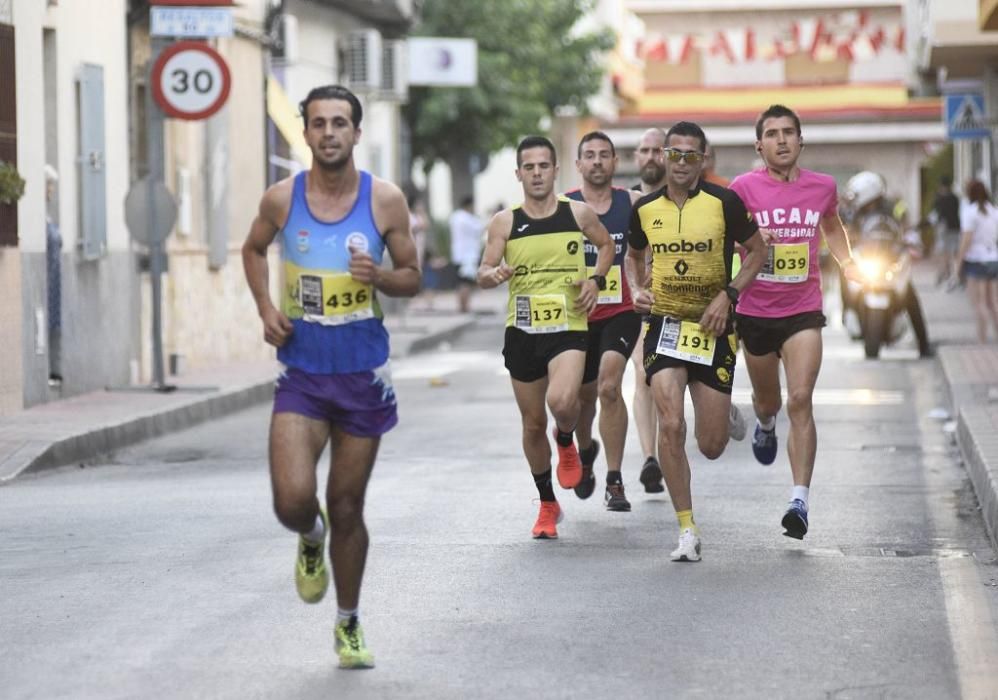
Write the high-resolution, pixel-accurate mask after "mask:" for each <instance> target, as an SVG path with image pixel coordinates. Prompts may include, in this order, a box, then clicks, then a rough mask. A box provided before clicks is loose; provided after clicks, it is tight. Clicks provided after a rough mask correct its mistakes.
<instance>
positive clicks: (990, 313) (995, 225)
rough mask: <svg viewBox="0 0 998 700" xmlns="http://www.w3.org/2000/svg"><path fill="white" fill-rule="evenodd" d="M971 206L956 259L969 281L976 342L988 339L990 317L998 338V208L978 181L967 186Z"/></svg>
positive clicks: (963, 219)
mask: <svg viewBox="0 0 998 700" xmlns="http://www.w3.org/2000/svg"><path fill="white" fill-rule="evenodd" d="M967 199H968V200H970V204H969V206H967V208H966V209H964V210H963V212H962V215H961V219H960V228H961V229H962V231H963V235H962V237H961V239H960V250H959V251H958V253H957V255H958V257H957V259H958V260H960V261H961V264H962V265H963V274H964V275H965V276H966V278H967V292H968V293H969V294H970V302H971V303H972V304H973V305H974V313H975V314H976V316H977V339H978V341H980V342H982V343H985V342H987V339H988V318H990V319H991V323H992V325H993V326H994V328H995V335H996V337H998V208H996V207H995V206H994V205H993V204H992V203H991V200H990V197H989V196H988V190H987V188H986V187H985V186H984V183H982V182H981V181H979V180H972V181H971V182H970V183H969V184H968V185H967Z"/></svg>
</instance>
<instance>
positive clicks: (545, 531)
mask: <svg viewBox="0 0 998 700" xmlns="http://www.w3.org/2000/svg"><path fill="white" fill-rule="evenodd" d="M561 518H562V513H561V506H559V505H558V501H541V512H540V513H539V514H538V515H537V522H536V523H534V533H533V534H534V539H535V540H556V539H558V528H557V527H556V525H557V524H558V523H560V522H561Z"/></svg>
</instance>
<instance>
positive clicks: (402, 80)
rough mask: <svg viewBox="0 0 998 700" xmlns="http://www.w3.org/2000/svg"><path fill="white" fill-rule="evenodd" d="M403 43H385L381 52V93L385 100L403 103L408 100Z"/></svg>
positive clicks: (396, 41)
mask: <svg viewBox="0 0 998 700" xmlns="http://www.w3.org/2000/svg"><path fill="white" fill-rule="evenodd" d="M407 71H408V66H407V65H406V51H405V42H404V41H401V40H393V41H385V42H383V43H382V51H381V93H382V96H383V97H384V98H385V99H389V100H398V101H399V102H405V101H406V100H407V99H408V98H409V81H408V80H407Z"/></svg>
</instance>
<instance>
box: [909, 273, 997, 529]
mask: <svg viewBox="0 0 998 700" xmlns="http://www.w3.org/2000/svg"><path fill="white" fill-rule="evenodd" d="M933 268H934V262H927V263H922V265H921V267H920V268H919V269H918V270H917V271H916V279H915V282H916V286H917V288H918V292H919V295H920V298H921V300H922V309H923V311H924V313H925V319H926V323H927V324H928V328H929V338H930V340H931V341H932V344H933V345H934V346H935V347H936V357H937V361H938V362H939V365H940V367H941V369H942V373H943V377H944V379H945V381H946V391H947V395H948V397H949V401H950V406H949V407H948V408H949V409H950V412H951V415H952V416H953V418H954V419H955V420H956V422H957V429H956V435H957V442H958V444H959V446H960V451H961V453H962V454H963V461H964V465H965V466H966V469H967V473H968V475H969V476H970V480H971V481H972V482H973V485H974V491H975V492H976V494H977V500H978V503H980V506H981V513H982V515H983V516H984V523H985V526H986V527H987V529H988V534H989V535H990V536H991V541H992V543H993V544H995V546H996V547H998V342H995V341H994V340H993V339H992V340H991V341H990V342H989V343H988V344H987V345H981V344H979V343H978V342H977V327H976V324H975V321H974V316H973V312H972V311H971V308H970V301H969V300H968V298H967V292H966V290H965V289H955V290H953V291H951V292H946V291H945V290H943V289H942V288H937V287H936V286H935V284H934V282H935V270H934V269H933ZM988 333H989V337H992V338H993V335H992V330H991V329H989V331H988Z"/></svg>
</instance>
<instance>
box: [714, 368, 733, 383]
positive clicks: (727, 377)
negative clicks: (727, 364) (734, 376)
mask: <svg viewBox="0 0 998 700" xmlns="http://www.w3.org/2000/svg"><path fill="white" fill-rule="evenodd" d="M717 378H718V379H720V380H721V384H730V383H731V372H729V371H728V370H726V369H724V367H718V368H717Z"/></svg>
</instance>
